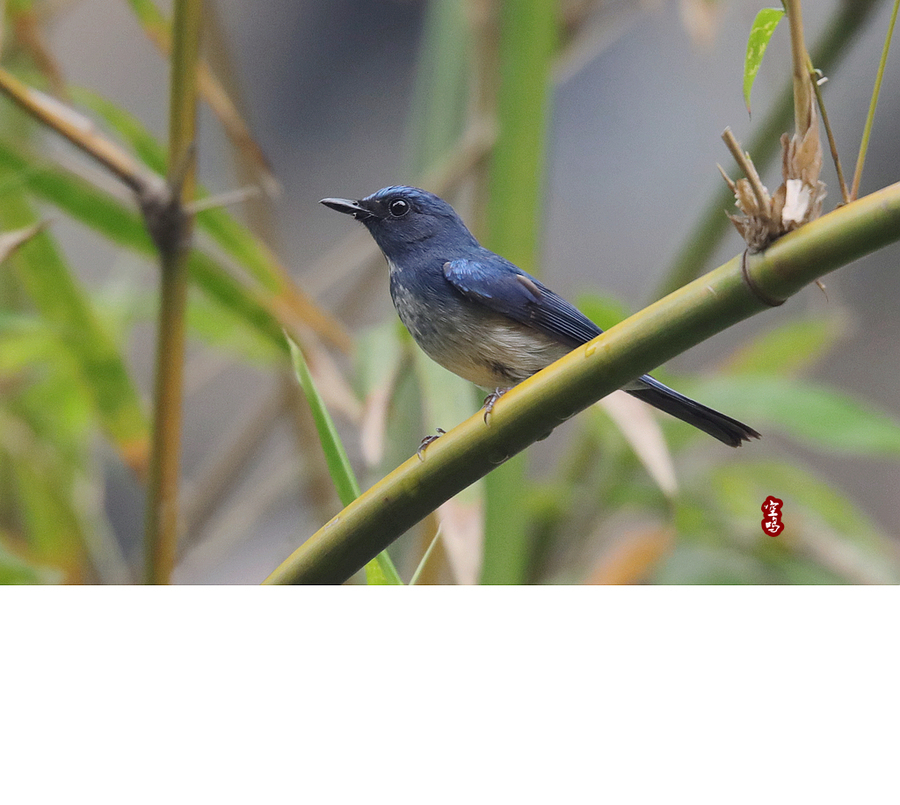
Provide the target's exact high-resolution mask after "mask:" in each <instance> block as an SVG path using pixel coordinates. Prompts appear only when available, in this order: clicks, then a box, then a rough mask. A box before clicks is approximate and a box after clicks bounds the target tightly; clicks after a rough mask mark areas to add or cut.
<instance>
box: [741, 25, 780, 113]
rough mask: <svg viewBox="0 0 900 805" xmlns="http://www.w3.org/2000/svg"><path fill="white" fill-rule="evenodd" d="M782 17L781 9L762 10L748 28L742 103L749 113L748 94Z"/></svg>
mask: <svg viewBox="0 0 900 805" xmlns="http://www.w3.org/2000/svg"><path fill="white" fill-rule="evenodd" d="M783 16H784V9H783V8H764V9H761V10H760V12H759V13H758V14H757V15H756V19H754V20H753V25H752V27H751V28H750V37H749V39H748V40H747V57H746V59H745V60H744V103H746V104H747V112H748V113H749V112H750V92H751V91H752V89H753V82H754V81H755V80H756V74H757V73H758V72H759V68H760V65H761V64H762V60H763V56H764V55H765V54H766V48H768V46H769V40H770V39H771V38H772V34H774V33H775V29H776V28H777V27H778V23H779V22H781V18H782V17H783Z"/></svg>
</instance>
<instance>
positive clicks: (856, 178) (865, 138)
mask: <svg viewBox="0 0 900 805" xmlns="http://www.w3.org/2000/svg"><path fill="white" fill-rule="evenodd" d="M898 9H900V0H894V10H893V11H892V12H891V21H890V23H889V24H888V30H887V35H886V36H885V38H884V47H883V48H882V50H881V61H880V62H879V63H878V72H877V73H876V74H875V86H874V88H873V89H872V100H871V101H870V102H869V113H868V115H866V125H865V127H864V128H863V135H862V140H861V141H860V144H859V156H858V157H857V159H856V170H855V171H854V173H853V186H852V187H851V188H850V200H851V201H852V200H855V199H856V198H857V197H858V196H859V183H860V180H861V179H862V172H863V165H865V163H866V152H867V151H868V150H869V138H870V137H871V135H872V122H873V121H874V120H875V108H876V107H877V106H878V95H879V93H880V92H881V80H882V79H883V78H884V69H885V65H886V64H887V56H888V50H890V47H891V37H892V36H893V34H894V24H895V23H896V22H897V11H898Z"/></svg>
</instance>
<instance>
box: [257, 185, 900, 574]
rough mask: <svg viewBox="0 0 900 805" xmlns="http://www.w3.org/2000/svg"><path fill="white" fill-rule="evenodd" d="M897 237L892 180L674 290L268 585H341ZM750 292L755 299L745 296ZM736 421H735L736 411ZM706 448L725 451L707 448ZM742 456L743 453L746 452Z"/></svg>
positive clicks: (411, 469) (326, 529)
mask: <svg viewBox="0 0 900 805" xmlns="http://www.w3.org/2000/svg"><path fill="white" fill-rule="evenodd" d="M898 240H900V183H898V184H894V185H891V186H890V187H887V188H885V189H884V190H880V191H878V192H877V193H873V194H871V195H869V196H866V197H865V198H863V199H860V200H859V201H856V202H853V203H851V204H848V205H847V206H844V207H841V208H839V209H837V210H835V211H834V212H832V213H829V214H828V215H825V216H823V217H822V218H819V219H818V220H816V221H813V222H812V223H809V224H807V225H806V226H804V227H801V228H800V229H798V230H796V231H795V232H792V233H790V234H788V235H785V236H784V237H783V238H782V239H781V240H779V241H777V242H776V243H775V244H773V245H772V246H771V247H770V248H769V249H768V250H767V251H766V252H764V253H763V254H760V255H754V256H752V257H749V258H747V266H746V272H747V276H748V277H749V278H750V280H751V282H750V283H749V284H748V282H747V281H745V279H744V272H743V271H742V258H741V257H740V256H739V257H735V258H733V259H732V260H730V261H729V262H727V263H726V264H724V265H723V266H720V267H719V268H717V269H715V270H714V271H712V272H710V273H709V274H707V275H705V276H703V277H701V278H699V279H697V280H695V281H694V282H692V283H690V284H689V285H686V286H684V287H683V288H680V289H678V290H677V291H675V292H674V293H672V294H670V295H669V296H667V297H666V298H665V299H662V300H660V301H659V302H656V303H654V304H652V305H650V306H649V307H647V308H645V309H644V310H642V311H641V312H639V313H637V314H635V315H634V316H631V317H630V318H629V319H627V320H626V321H624V322H622V323H621V324H618V325H616V326H615V327H613V328H611V329H610V330H608V331H607V332H606V333H604V334H603V335H602V336H600V337H598V338H596V339H595V340H594V341H592V342H590V343H589V344H587V345H585V346H583V347H579V348H577V349H576V350H574V351H573V352H572V353H571V354H569V355H567V356H566V357H565V358H563V359H562V360H560V361H557V363H555V364H553V366H551V367H548V368H547V369H545V370H544V371H542V372H539V373H538V374H537V375H535V376H534V377H532V378H529V379H528V380H526V381H525V382H524V383H521V384H520V385H519V386H517V387H516V388H514V389H512V390H511V391H509V392H508V393H507V394H506V395H505V396H504V397H503V399H502V400H500V402H499V403H498V404H497V406H496V407H495V409H494V412H493V415H492V417H491V422H490V425H485V423H484V419H483V417H482V415H481V413H478V414H476V415H474V416H472V417H471V418H469V419H467V420H466V421H465V422H463V423H462V424H461V425H459V426H458V427H456V428H454V429H453V430H452V431H450V432H449V433H447V434H446V435H444V436H441V438H440V439H438V440H437V441H436V442H434V443H433V444H432V445H430V446H429V447H428V450H427V451H426V454H425V461H424V462H423V461H419V459H418V458H416V457H413V458H411V459H410V460H409V461H407V462H405V463H404V464H402V465H401V466H400V467H398V468H397V469H396V470H394V471H393V472H392V473H391V474H390V475H388V476H387V477H386V478H384V479H383V480H382V481H380V482H379V483H377V484H375V485H374V486H373V487H372V488H371V489H369V490H368V491H367V492H365V493H364V494H362V495H361V496H360V497H359V498H357V499H356V500H355V501H354V502H353V503H352V504H351V505H350V506H348V507H347V508H346V509H344V510H343V511H342V512H341V513H340V514H338V515H337V516H336V517H334V518H333V519H332V520H331V521H329V522H328V523H327V524H326V525H325V526H323V527H322V528H321V529H320V530H319V531H318V532H316V533H315V534H314V535H313V536H312V537H311V538H310V539H309V540H307V541H306V542H305V543H304V544H303V545H301V546H300V548H298V549H297V550H296V551H295V552H294V553H293V554H292V555H291V556H290V557H288V559H286V560H285V561H284V562H283V563H282V564H281V565H280V566H279V567H278V568H277V569H276V570H275V571H274V572H273V573H272V574H271V575H270V576H269V578H268V579H267V580H266V583H268V584H330V583H340V582H342V581H344V580H345V579H347V578H348V577H349V576H350V575H352V574H353V573H354V572H356V570H358V569H359V568H360V567H362V566H363V565H364V564H365V563H366V562H367V561H368V560H370V559H371V558H372V557H373V556H375V555H376V554H377V553H378V552H379V551H381V550H383V549H384V548H385V547H386V546H387V545H389V544H390V543H391V541H393V540H394V539H396V538H397V537H398V536H399V535H400V534H402V533H403V532H404V531H405V530H406V529H408V528H409V527H411V526H412V525H414V524H415V523H416V522H418V521H419V520H420V519H422V518H423V517H424V516H426V515H427V514H428V513H429V512H430V511H432V510H433V509H435V508H436V507H437V506H439V505H440V504H441V503H443V502H444V501H445V500H448V499H449V498H450V497H452V496H453V495H454V494H456V493H457V492H459V491H460V490H461V489H463V488H465V487H466V486H467V485H468V484H470V483H472V482H473V481H475V480H477V479H478V478H481V477H483V476H484V475H486V474H487V473H489V472H490V471H491V470H493V469H494V468H496V467H497V466H498V465H499V464H501V463H502V462H503V461H505V460H506V459H507V458H508V457H509V456H512V455H515V454H516V453H518V452H519V451H521V450H523V449H524V448H525V447H527V446H528V445H530V444H532V443H533V442H535V441H537V440H538V439H540V438H543V437H544V436H546V435H547V433H548V431H549V430H550V429H551V428H552V427H555V426H556V425H558V424H559V423H561V422H563V421H564V420H566V419H568V418H570V417H571V416H573V415H575V414H576V413H578V412H579V411H581V410H583V409H584V408H586V407H587V406H589V405H591V404H593V403H594V402H596V401H597V400H598V399H600V398H601V397H604V396H606V395H607V394H609V393H610V392H612V391H613V390H614V389H617V388H621V387H622V386H623V385H624V384H626V383H627V382H629V381H630V380H633V379H634V378H636V377H638V376H640V375H641V374H644V373H645V372H649V371H651V370H653V369H654V368H656V367H657V366H659V365H660V364H662V363H664V362H665V361H667V360H669V359H671V358H673V357H675V356H676V355H678V354H680V353H681V352H683V351H685V350H686V349H688V348H690V347H692V346H694V345H696V344H699V343H700V342H701V341H704V340H705V339H707V338H709V337H711V336H712V335H714V334H716V333H718V332H721V331H722V330H724V329H725V328H727V327H729V326H730V325H732V324H735V323H737V322H739V321H742V320H743V319H746V318H749V317H750V316H753V315H755V314H757V313H760V312H762V311H763V310H766V309H767V307H768V305H767V304H766V303H765V302H763V301H761V296H762V297H764V298H768V299H772V300H778V301H780V300H785V299H787V298H789V297H790V296H791V295H793V294H795V293H797V292H798V291H800V290H801V289H802V288H804V287H805V286H806V285H808V284H809V283H811V282H814V281H815V280H817V279H819V278H820V277H822V276H824V275H825V274H827V273H829V272H831V271H833V270H835V269H836V268H839V267H841V266H844V265H847V264H848V263H850V262H851V261H853V260H856V259H859V258H860V257H863V256H864V255H866V254H869V253H871V252H873V251H877V250H878V249H880V248H882V247H883V246H885V245H887V244H889V243H893V242H896V241H898ZM754 289H755V290H754ZM735 413H739V412H735ZM710 449H711V450H712V449H717V450H721V449H724V448H722V447H720V446H718V445H711V446H710ZM744 449H747V450H750V449H753V448H752V447H750V446H748V447H746V448H744Z"/></svg>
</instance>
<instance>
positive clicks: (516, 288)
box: [444, 255, 603, 347]
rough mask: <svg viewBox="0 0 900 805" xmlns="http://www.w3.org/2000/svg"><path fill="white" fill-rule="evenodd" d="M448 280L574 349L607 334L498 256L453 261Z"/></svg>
mask: <svg viewBox="0 0 900 805" xmlns="http://www.w3.org/2000/svg"><path fill="white" fill-rule="evenodd" d="M444 276H445V277H446V278H447V281H448V282H449V283H450V284H451V285H452V286H453V287H454V288H456V290H457V291H459V292H460V293H461V294H463V296H466V297H468V298H469V299H472V300H473V301H476V302H479V303H481V304H482V305H484V306H485V307H488V308H490V309H491V310H494V311H496V312H497V313H501V314H503V315H504V316H509V318H511V319H513V320H514V321H517V322H519V323H520V324H525V325H528V326H530V327H535V328H536V329H538V330H541V331H543V332H545V333H547V334H548V335H551V336H553V337H554V338H558V339H560V340H561V341H563V342H565V343H568V344H570V345H571V346H572V347H576V346H578V345H579V344H584V343H586V342H588V341H590V340H592V339H594V338H596V337H597V336H598V335H600V333H601V332H603V331H602V330H601V329H600V328H599V327H598V326H597V325H596V324H594V322H592V321H591V320H590V319H589V318H588V317H587V316H585V315H584V314H583V313H582V312H581V311H580V310H578V308H576V307H575V306H574V305H572V304H570V303H569V302H567V301H566V300H565V299H563V298H562V297H561V296H557V295H556V294H555V293H553V291H551V290H550V289H549V288H547V287H546V286H545V285H543V284H542V283H541V282H540V281H538V280H536V279H535V278H534V277H532V276H531V275H529V274H526V273H525V272H524V271H522V270H520V269H518V268H516V267H515V266H514V265H513V264H512V263H510V262H509V261H507V260H504V259H503V258H502V257H499V256H497V255H490V257H489V258H487V259H485V260H469V259H460V260H451V261H450V262H448V263H444Z"/></svg>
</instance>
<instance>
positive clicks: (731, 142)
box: [719, 128, 769, 210]
mask: <svg viewBox="0 0 900 805" xmlns="http://www.w3.org/2000/svg"><path fill="white" fill-rule="evenodd" d="M722 139H723V140H724V141H725V145H726V146H727V147H728V150H729V151H730V152H731V155H732V156H733V157H734V161H735V162H737V164H738V167H739V168H740V169H741V170H742V171H743V172H744V176H746V177H747V181H748V182H749V183H750V187H751V188H752V190H753V195H754V196H756V200H757V201H758V202H759V206H760V209H763V210H764V209H767V207H768V204H769V193H768V191H767V190H766V188H765V185H763V183H762V179H760V178H759V174H758V173H757V172H756V168H755V167H753V163H752V162H751V161H750V158H749V157H748V156H747V154H746V153H744V151H743V149H742V148H741V144H740V143H739V142H738V141H737V140H736V139H735V136H734V134H733V133H732V131H731V129H730V128H726V129H725V131H723V132H722ZM719 170H720V171H721V170H722V169H721V167H720V168H719ZM722 174H723V175H724V171H722ZM726 178H727V177H726ZM731 184H732V183H731V182H729V185H731ZM732 189H733V188H732Z"/></svg>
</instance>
